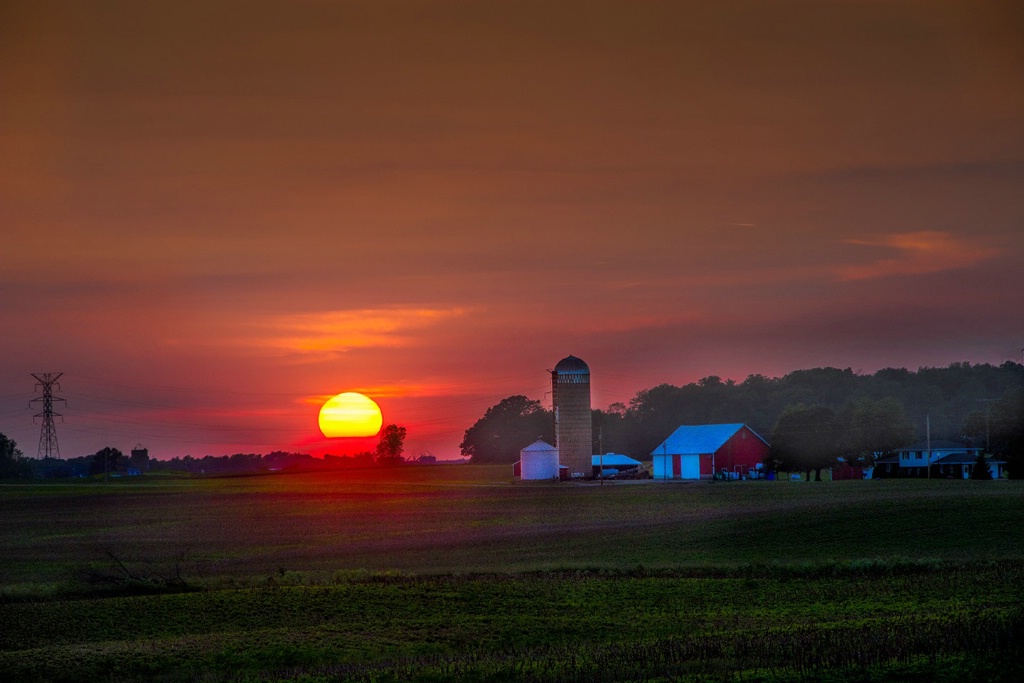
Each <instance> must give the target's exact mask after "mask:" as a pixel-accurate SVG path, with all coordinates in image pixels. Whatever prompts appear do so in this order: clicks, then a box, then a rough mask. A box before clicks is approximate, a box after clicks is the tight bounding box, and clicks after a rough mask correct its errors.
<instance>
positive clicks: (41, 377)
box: [29, 372, 68, 460]
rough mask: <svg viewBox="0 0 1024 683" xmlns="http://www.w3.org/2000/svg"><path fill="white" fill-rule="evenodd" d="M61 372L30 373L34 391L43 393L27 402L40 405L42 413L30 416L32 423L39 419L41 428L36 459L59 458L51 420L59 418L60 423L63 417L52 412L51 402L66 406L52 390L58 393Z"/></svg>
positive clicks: (54, 429)
mask: <svg viewBox="0 0 1024 683" xmlns="http://www.w3.org/2000/svg"><path fill="white" fill-rule="evenodd" d="M63 374H64V373H63V372H58V373H56V374H54V373H52V372H42V373H40V374H38V375H37V374H35V373H32V376H33V377H35V378H36V389H37V390H38V389H41V390H42V392H43V395H42V396H37V397H36V398H34V399H32V400H31V401H29V405H30V406H31V405H32V404H33V403H42V404H43V411H42V412H41V413H37V414H36V415H33V416H32V419H33V422H34V421H35V419H36V418H39V419H41V420H42V421H43V422H42V428H41V429H40V431H39V449H38V451H36V457H37V458H43V459H44V460H49V459H50V458H60V447H59V446H58V445H57V429H56V427H54V424H53V418H55V417H59V418H61V422H63V421H64V416H63V415H61V414H60V413H55V412H53V402H54V401H58V402H61V403H63V404H64V405H65V406H66V405H67V404H68V402H67V401H65V400H64V399H63V398H61V397H59V396H54V395H53V388H54V387H57V390H58V391H60V384H58V383H57V380H58V379H59V378H60V376H61V375H63Z"/></svg>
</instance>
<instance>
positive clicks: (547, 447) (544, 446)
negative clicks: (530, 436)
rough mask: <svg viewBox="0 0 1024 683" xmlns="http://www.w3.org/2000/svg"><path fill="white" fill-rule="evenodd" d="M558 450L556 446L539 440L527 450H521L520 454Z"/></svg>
mask: <svg viewBox="0 0 1024 683" xmlns="http://www.w3.org/2000/svg"><path fill="white" fill-rule="evenodd" d="M557 450H558V449H557V448H555V447H554V446H552V445H551V444H549V443H548V442H547V441H544V440H543V439H537V440H536V441H534V442H533V443H531V444H530V445H529V446H527V447H526V448H523V449H521V450H520V451H519V452H520V453H534V452H537V451H542V452H546V451H557Z"/></svg>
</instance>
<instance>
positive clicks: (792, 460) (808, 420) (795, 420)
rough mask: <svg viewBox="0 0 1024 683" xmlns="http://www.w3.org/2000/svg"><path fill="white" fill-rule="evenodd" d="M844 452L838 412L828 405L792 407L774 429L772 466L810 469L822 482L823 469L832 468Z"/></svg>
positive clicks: (778, 468) (792, 469)
mask: <svg viewBox="0 0 1024 683" xmlns="http://www.w3.org/2000/svg"><path fill="white" fill-rule="evenodd" d="M840 453H841V450H840V442H839V426H838V423H837V421H836V414H835V412H834V411H833V410H832V409H831V408H828V407H826V406H820V405H816V406H805V405H804V404H802V403H798V404H796V405H791V406H788V407H787V408H786V409H785V410H784V411H783V412H782V415H780V416H779V420H778V422H777V423H776V424H775V429H774V430H773V431H772V439H771V452H770V453H769V456H768V457H769V460H770V462H769V463H768V465H769V468H770V469H773V470H781V471H783V472H806V473H807V480H808V481H810V480H811V472H814V474H815V481H821V470H823V469H825V468H826V467H831V466H832V465H833V464H834V463H835V461H836V458H837V457H839V455H840Z"/></svg>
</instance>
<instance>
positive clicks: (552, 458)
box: [517, 439, 558, 481]
mask: <svg viewBox="0 0 1024 683" xmlns="http://www.w3.org/2000/svg"><path fill="white" fill-rule="evenodd" d="M517 464H518V465H519V468H518V470H519V475H520V477H521V478H522V479H523V480H524V481H525V480H529V479H558V449H557V448H555V447H554V446H552V445H551V444H549V443H547V442H546V441H544V440H542V439H537V440H536V441H534V442H533V443H532V444H530V445H529V446H527V447H526V448H524V449H522V450H521V451H519V462H518V463H517Z"/></svg>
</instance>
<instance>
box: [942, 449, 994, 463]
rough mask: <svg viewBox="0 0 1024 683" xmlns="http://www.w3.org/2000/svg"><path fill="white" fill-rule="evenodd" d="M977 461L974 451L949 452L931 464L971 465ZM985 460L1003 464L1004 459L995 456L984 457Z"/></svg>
mask: <svg viewBox="0 0 1024 683" xmlns="http://www.w3.org/2000/svg"><path fill="white" fill-rule="evenodd" d="M976 462H978V455H977V454H976V453H965V452H961V453H950V454H949V455H944V456H942V457H941V458H939V459H938V460H936V461H935V462H933V463H932V464H933V465H973V464H974V463H976ZM985 462H987V463H990V464H998V465H1005V464H1006V461H1005V460H997V459H996V458H985Z"/></svg>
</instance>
